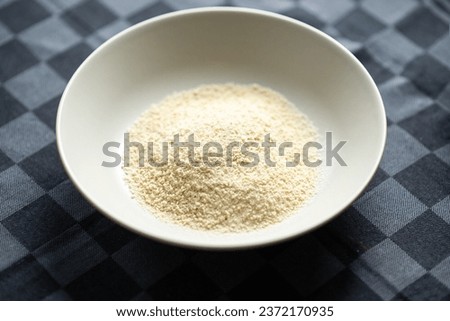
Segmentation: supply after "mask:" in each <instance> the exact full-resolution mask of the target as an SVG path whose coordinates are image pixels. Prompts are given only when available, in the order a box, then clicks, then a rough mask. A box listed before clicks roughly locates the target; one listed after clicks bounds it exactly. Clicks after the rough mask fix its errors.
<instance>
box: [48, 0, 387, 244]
mask: <svg viewBox="0 0 450 321" xmlns="http://www.w3.org/2000/svg"><path fill="white" fill-rule="evenodd" d="M208 12H223V13H246V14H251V15H258V16H265V17H268V18H272V19H277V20H282V21H285V22H288V23H291V24H294V25H296V26H299V27H301V28H304V29H307V30H308V31H309V32H312V33H313V34H314V35H315V36H317V37H319V38H322V39H324V40H325V41H327V42H329V43H331V44H332V45H333V46H335V47H337V48H338V49H339V50H340V51H341V52H342V53H344V54H345V56H346V57H347V58H348V59H350V60H351V61H352V62H353V63H354V64H355V66H357V67H358V68H359V70H360V71H362V74H363V75H364V77H365V78H366V80H367V82H368V84H369V85H370V90H371V91H372V92H373V94H375V95H374V97H375V99H376V100H377V101H376V103H377V106H378V112H379V113H381V116H382V117H381V120H382V121H381V123H380V124H379V126H380V133H379V134H380V135H381V144H380V146H379V149H378V151H377V157H376V161H375V162H374V163H373V165H372V166H371V168H370V170H368V171H367V173H368V175H367V176H366V178H365V180H364V183H363V184H362V185H361V188H360V189H359V190H357V191H356V190H355V192H354V193H353V195H352V197H350V198H349V199H347V200H346V201H345V204H346V205H344V206H342V207H341V208H338V209H336V210H335V211H334V214H333V215H330V216H329V217H328V218H327V219H325V220H323V221H321V222H319V223H318V224H316V225H315V226H314V227H311V228H307V229H303V230H300V229H299V231H298V232H295V233H289V234H276V235H274V236H272V237H270V238H267V239H265V240H263V241H261V240H260V241H257V242H255V241H247V242H242V243H241V244H239V245H236V244H220V245H217V244H214V245H210V244H206V243H200V242H196V241H192V242H191V241H189V240H184V239H183V240H180V239H179V238H177V237H176V236H175V237H174V236H173V235H166V236H165V237H160V236H157V235H152V234H149V233H147V232H146V231H144V230H140V229H138V228H135V227H133V226H130V225H128V224H127V222H126V220H121V219H118V218H117V217H115V216H114V215H113V214H111V213H109V212H108V211H107V210H105V209H104V208H102V206H101V205H99V204H97V203H96V202H95V200H94V199H92V198H91V197H90V196H89V194H88V193H87V192H86V190H85V189H84V187H83V185H82V183H81V182H80V181H79V180H78V178H77V175H76V174H75V173H74V172H73V171H72V169H71V167H70V165H69V162H68V160H67V156H66V154H65V151H64V147H63V143H62V140H61V131H62V129H61V126H62V125H61V122H62V120H61V119H62V114H63V112H64V105H65V101H66V99H67V96H68V92H69V91H70V88H71V86H72V84H73V83H74V81H75V79H76V78H77V76H78V74H79V73H80V72H81V70H82V69H83V68H84V67H85V66H86V65H87V64H88V62H89V61H91V60H92V59H93V58H94V57H95V56H97V55H98V54H100V53H101V51H102V49H104V48H106V47H108V46H110V45H111V44H112V43H114V42H115V41H116V40H117V39H119V38H122V37H125V36H126V35H127V34H128V33H131V32H133V31H135V30H137V29H140V28H143V27H144V26H147V25H151V24H154V23H157V22H159V21H161V20H167V19H172V18H176V17H180V16H186V15H195V14H199V13H208ZM55 131H56V143H57V149H58V153H59V156H60V159H61V162H62V165H63V167H64V169H65V171H66V173H67V174H68V177H69V179H70V180H71V182H72V183H73V184H74V186H75V187H76V188H77V190H78V191H79V192H80V193H81V194H82V196H83V197H84V199H85V200H87V202H88V203H90V204H91V205H92V206H93V207H94V208H95V209H96V210H98V211H99V212H100V213H102V214H103V215H105V216H106V217H107V218H109V219H110V220H112V221H113V222H115V223H117V224H118V225H120V226H122V227H124V228H126V229H128V230H131V231H132V232H134V233H136V234H138V235H141V236H144V237H146V238H151V239H153V240H156V241H159V242H162V243H166V244H170V245H175V246H181V247H186V248H193V249H204V250H242V249H250V248H257V247H263V246H269V245H273V244H277V243H280V242H284V241H287V240H290V239H293V238H295V237H299V236H301V235H304V234H307V233H309V232H311V231H314V230H316V229H317V228H319V227H321V226H323V225H325V224H326V223H328V222H329V221H331V220H332V219H334V218H336V217H337V216H338V215H340V214H341V213H342V212H343V211H344V210H345V209H347V208H348V207H350V206H351V205H352V203H353V202H354V201H355V200H356V199H357V198H358V197H359V196H360V195H361V194H362V192H363V191H364V190H365V189H366V187H367V185H368V184H369V183H370V181H371V180H372V178H373V176H374V175H375V173H376V170H377V169H378V167H379V164H380V162H381V158H382V156H383V152H384V149H385V146H386V136H387V119H386V111H385V107H384V104H383V100H382V97H381V94H380V92H379V90H378V87H377V86H376V84H375V81H374V80H373V78H372V76H371V75H370V74H369V72H368V71H367V69H366V68H365V67H364V65H363V64H362V63H361V62H360V61H359V60H358V59H357V58H356V57H355V56H354V55H353V54H352V53H351V52H350V51H349V50H348V49H347V48H345V47H344V45H342V44H341V43H339V42H338V41H337V40H336V39H334V38H332V37H331V36H329V35H327V34H326V33H324V32H322V31H320V30H318V29H316V28H314V27H312V26H310V25H308V24H306V23H304V22H301V21H298V20H296V19H293V18H290V17H287V16H284V15H282V14H279V13H274V12H270V11H266V10H260V9H253V8H245V7H227V6H223V7H217V6H213V7H201V8H192V9H184V10H179V11H174V12H170V13H166V14H162V15H160V16H156V17H153V18H150V19H147V20H144V21H142V22H139V23H137V24H135V25H132V26H130V27H128V28H127V29H125V30H123V31H121V32H119V33H118V34H116V35H114V36H113V37H111V38H109V39H108V40H106V41H105V42H104V43H103V44H101V45H100V46H99V47H97V48H96V49H95V50H94V51H93V52H92V53H91V54H90V55H89V56H88V57H87V58H86V59H85V60H84V61H83V62H82V63H81V65H80V66H79V67H78V68H77V70H76V71H75V72H74V74H73V75H72V76H71V78H70V80H69V82H68V83H67V85H66V87H65V89H64V92H63V94H62V96H61V99H60V102H59V105H58V110H57V116H56V130H55Z"/></svg>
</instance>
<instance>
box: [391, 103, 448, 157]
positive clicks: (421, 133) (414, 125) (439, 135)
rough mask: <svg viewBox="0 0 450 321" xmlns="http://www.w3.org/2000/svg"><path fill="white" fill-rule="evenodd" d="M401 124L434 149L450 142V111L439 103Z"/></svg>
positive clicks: (429, 147)
mask: <svg viewBox="0 0 450 321" xmlns="http://www.w3.org/2000/svg"><path fill="white" fill-rule="evenodd" d="M399 125H400V126H401V127H402V128H404V129H405V130H406V131H407V132H408V133H410V134H411V135H412V136H413V137H414V138H416V139H417V140H418V141H420V142H421V143H422V144H423V145H425V146H426V147H427V148H428V149H430V150H432V151H434V150H437V149H439V148H441V147H442V146H445V145H447V144H449V143H450V112H448V111H446V110H444V109H443V108H440V107H439V106H438V105H433V106H430V107H429V108H427V109H425V110H423V111H421V112H419V113H417V114H415V115H414V116H411V117H409V118H407V119H405V120H404V121H402V122H400V123H399Z"/></svg>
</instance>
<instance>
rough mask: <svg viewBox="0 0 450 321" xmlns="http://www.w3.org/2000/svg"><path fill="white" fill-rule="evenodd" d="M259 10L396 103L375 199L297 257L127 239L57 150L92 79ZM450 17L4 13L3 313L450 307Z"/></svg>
mask: <svg viewBox="0 0 450 321" xmlns="http://www.w3.org/2000/svg"><path fill="white" fill-rule="evenodd" d="M205 5H233V6H250V7H255V8H260V9H266V10H270V11H274V12H279V13H282V14H285V15H287V16H290V17H294V18H296V19H299V20H302V21H304V22H307V23H309V24H311V25H313V26H315V27H317V28H319V29H321V30H323V31H325V32H326V33H328V34H330V35H331V36H333V37H335V38H336V39H338V40H339V41H340V42H342V43H343V44H344V45H345V46H346V47H347V48H349V49H350V50H351V51H352V52H354V54H355V55H356V57H358V59H360V60H361V62H362V63H363V64H364V65H365V66H366V68H367V69H368V70H369V72H370V73H371V74H372V76H373V78H374V79H375V81H376V82H377V84H378V86H379V88H380V91H381V93H382V95H383V98H384V102H385V105H386V109H387V116H388V124H389V127H388V140H387V147H386V151H385V154H384V158H383V160H382V162H381V166H380V168H379V170H378V172H377V174H376V176H375V178H374V179H373V181H372V182H371V184H370V186H369V187H368V188H367V189H366V191H365V192H364V194H363V195H362V196H361V197H360V198H359V199H358V200H357V201H356V202H355V203H354V204H353V206H352V207H350V208H349V209H348V210H347V211H346V212H345V213H343V214H342V215H341V216H340V217H339V218H338V219H336V220H334V221H333V222H331V223H329V224H328V225H326V226H324V227H322V228H320V229H319V230H317V231H315V232H313V233H310V234H308V235H306V236H303V237H299V238H297V239H295V240H293V241H290V242H288V243H283V244H280V245H276V246H272V247H268V248H264V249H258V250H251V251H244V252H225V253H223V252H204V251H195V250H186V249H180V248H175V247H171V246H167V245H162V244H159V243H157V242H154V241H151V240H148V239H144V238H142V237H138V236H136V235H134V234H132V233H130V232H128V231H126V230H124V229H122V228H121V227H119V226H117V225H115V224H114V223H112V222H111V221H109V220H108V219H106V218H105V217H103V216H102V215H100V214H99V213H98V212H96V211H95V210H94V209H93V208H92V207H91V206H89V205H88V204H87V203H86V202H85V201H84V200H83V198H82V197H81V196H80V194H79V193H78V192H77V191H76V190H75V188H74V186H73V185H72V184H71V182H70V181H69V180H68V178H67V176H66V174H65V172H64V170H63V168H62V167H61V164H60V161H59V157H58V153H57V150H56V145H55V131H54V128H55V115H56V109H57V105H58V102H59V99H60V95H61V93H62V91H63V89H64V87H65V85H66V83H67V81H68V79H69V78H70V77H71V75H72V73H73V72H74V71H75V69H76V68H77V66H78V65H79V64H80V63H81V62H82V61H83V60H84V59H85V58H86V56H87V55H89V53H91V52H92V51H93V50H94V49H95V48H96V47H97V46H98V45H100V44H101V43H102V42H104V41H105V40H106V39H108V38H109V37H111V36H112V35H114V34H115V33H117V32H119V31H121V30H123V29H125V28H127V27H128V26H130V25H132V24H135V23H137V22H139V21H142V20H144V19H148V18H150V17H153V16H156V15H159V14H163V13H166V12H170V11H173V10H179V9H184V8H190V7H197V6H205ZM449 17H450V4H449V2H448V1H445V0H434V1H431V0H430V1H418V0H360V1H356V0H328V1H327V0H298V1H295V0H276V1H272V0H232V1H225V0H182V1H179V0H164V1H156V0H132V1H128V0H93V1H79V0H17V1H12V0H0V85H1V87H0V299H4V300H12V299H19V300H21V299H24V300H40V299H45V300H66V299H75V300H93V299H98V300H102V299H112V300H128V299H159V300H165V299H181V300H183V299H193V300H195V299H253V300H260V299H261V300H262V299H268V300H284V299H287V300H302V299H313V300H314V299H319V300H329V299H330V300H331V299H332V300H359V299H362V300H449V299H450V196H449V194H450V35H449V20H450V19H449Z"/></svg>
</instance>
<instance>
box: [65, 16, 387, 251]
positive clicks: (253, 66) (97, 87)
mask: <svg viewBox="0 0 450 321" xmlns="http://www.w3.org/2000/svg"><path fill="white" fill-rule="evenodd" d="M225 82H235V83H242V84H248V83H258V84H260V85H263V86H267V87H270V88H272V89H274V90H276V91H278V92H280V93H282V94H283V95H285V96H286V97H287V98H288V99H289V100H290V101H292V102H293V103H294V104H296V105H297V106H298V107H299V108H300V109H301V111H302V112H304V113H305V114H307V115H308V116H309V117H310V119H312V121H313V122H314V124H315V125H316V126H317V127H318V129H319V133H320V134H321V136H322V137H325V133H326V132H332V133H333V142H334V143H333V144H336V143H337V142H338V141H341V140H345V141H347V143H346V145H345V146H344V147H343V148H342V149H341V151H340V155H341V156H342V158H343V159H344V160H345V162H346V163H347V165H348V166H345V167H344V166H340V165H338V164H337V163H336V161H334V163H333V166H326V167H322V170H323V175H322V182H321V184H320V186H319V191H318V193H317V195H316V196H315V197H314V198H313V199H312V200H311V201H310V202H309V204H308V205H307V206H305V207H303V208H301V209H300V210H299V212H298V213H296V214H295V215H293V216H291V217H290V218H288V219H286V220H285V221H283V222H282V223H280V224H277V225H274V226H272V227H270V228H267V229H264V230H260V231H254V232H248V233H240V234H219V233H210V232H199V231H193V230H189V229H185V228H182V227H178V226H174V225H172V224H167V223H165V222H162V221H160V220H158V219H156V218H155V217H153V216H152V215H150V214H149V213H148V212H147V211H146V210H144V209H143V208H141V207H140V206H139V205H138V204H137V203H136V201H134V200H133V199H132V198H131V196H130V193H129V191H128V188H127V186H126V185H125V184H124V182H123V180H122V169H121V168H120V166H119V167H115V168H106V167H103V166H101V163H102V161H104V160H109V158H107V157H106V156H105V155H104V154H103V151H102V148H103V145H104V144H105V143H106V142H110V141H116V142H119V143H121V146H122V147H123V134H124V133H125V132H126V131H127V130H128V128H129V127H130V126H131V124H132V123H133V122H134V121H135V120H136V118H137V117H138V116H139V115H140V114H141V113H142V112H143V111H144V110H146V109H147V108H148V107H149V106H150V105H151V104H153V103H155V102H158V101H159V100H161V99H162V98H164V97H165V96H166V95H168V94H170V93H172V92H174V91H179V90H185V89H190V88H193V87H196V86H198V85H201V84H205V83H225ZM385 132H386V124H385V115H384V109H383V106H382V102H381V99H380V96H379V93H378V91H377V89H376V87H375V85H374V83H373V81H372V79H371V78H370V76H369V75H368V73H367V71H366V70H365V69H364V68H363V67H362V65H361V64H360V63H359V62H357V60H356V59H355V58H354V57H353V56H352V55H351V54H350V53H349V52H348V51H346V50H345V49H344V48H343V47H342V46H340V45H339V44H338V43H337V42H335V41H334V40H332V39H331V38H329V37H327V36H325V35H324V34H322V33H320V32H319V31H317V30H315V29H313V28H311V27H309V26H307V25H304V24H301V23H298V22H296V21H294V20H291V19H289V18H284V17H282V16H278V15H275V14H271V13H266V12H262V11H257V10H251V9H231V8H209V9H196V10H187V11H184V12H177V13H174V14H169V15H166V16H163V17H159V18H156V19H153V20H149V21H146V22H143V23H141V24H139V25H137V26H134V27H132V28H130V29H128V30H126V31H125V32H123V33H121V34H120V35H118V36H116V37H114V38H113V39H111V40H110V41H108V42H107V43H106V44H104V45H103V46H101V47H100V48H99V49H98V50H97V51H96V52H95V53H94V54H92V55H91V56H90V57H89V58H88V59H87V60H86V61H85V62H84V63H83V64H82V66H81V67H80V68H79V70H78V71H77V72H76V74H75V75H74V77H73V78H72V80H71V81H70V83H69V85H68V86H67V88H66V91H65V93H64V95H63V98H62V100H61V103H60V107H59V111H58V120H57V136H58V146H59V150H60V153H61V157H62V160H63V163H64V165H65V167H66V169H67V171H68V173H69V175H70V177H71V178H72V180H73V181H74V182H75V184H76V185H77V187H78V188H79V189H80V190H81V192H82V193H83V194H84V196H85V197H86V198H87V199H88V200H89V201H90V202H91V203H92V204H94V205H95V206H96V207H97V208H98V209H100V210H101V211H102V212H103V213H105V214H106V215H108V216H109V217H111V218H112V219H114V220H115V221H117V222H119V223H120V224H122V225H124V226H126V227H128V228H130V229H132V230H134V231H136V232H139V233H141V234H143V235H147V236H151V237H154V238H157V239H160V240H163V241H167V242H171V243H175V244H180V245H188V246H195V247H204V248H239V247H249V246H257V245H263V244H267V243H272V242H275V241H279V240H282V239H285V238H288V237H292V236H295V235H298V234H300V233H304V232H306V231H308V230H310V229H312V228H314V227H317V226H319V225H321V224H322V223H324V222H326V221H327V220H329V219H331V218H332V217H334V216H335V215H337V214H338V213H339V212H340V211H342V210H343V209H344V208H345V207H346V206H348V205H349V204H350V203H351V201H352V200H354V199H355V197H356V196H357V195H358V194H359V193H360V192H361V191H362V189H363V188H364V187H365V185H366V184H367V183H368V181H369V180H370V178H371V177H372V175H373V173H374V171H375V169H376V167H377V165H378V163H379V160H380V157H381V154H382V151H383V147H384V141H385Z"/></svg>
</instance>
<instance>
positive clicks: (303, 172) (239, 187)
mask: <svg viewBox="0 0 450 321" xmlns="http://www.w3.org/2000/svg"><path fill="white" fill-rule="evenodd" d="M268 133H270V137H271V141H273V142H276V143H277V147H276V148H271V155H270V156H271V160H272V161H274V162H275V163H276V165H275V166H274V167H271V166H268V165H267V164H266V163H265V162H264V149H263V148H262V147H261V143H262V142H263V141H264V136H265V135H266V134H268ZM176 134H179V137H180V141H182V142H183V141H188V136H189V135H190V134H194V137H195V141H197V142H200V143H201V144H202V146H201V147H203V145H204V144H205V143H207V142H211V141H214V142H218V143H220V144H221V146H223V148H224V154H225V153H226V152H225V148H226V146H227V145H228V144H229V143H230V142H234V141H237V142H241V143H244V142H257V143H258V144H259V147H253V148H249V150H250V151H252V152H256V153H258V155H259V157H260V162H259V163H258V165H257V166H253V167H250V166H249V167H245V166H242V165H244V164H248V163H249V162H250V161H251V159H249V157H246V156H245V155H243V154H242V153H241V150H240V148H235V149H233V152H232V154H231V155H232V163H231V166H227V165H229V164H227V163H226V158H225V157H222V158H213V157H211V158H210V162H217V164H216V165H218V166H215V167H211V166H208V165H207V164H205V163H204V162H201V160H202V154H201V153H202V148H201V147H199V148H196V153H195V155H194V156H195V157H194V159H195V160H197V161H200V165H199V166H193V165H191V164H188V153H187V151H184V150H187V148H181V149H180V159H181V160H183V162H184V163H185V164H184V165H183V166H180V165H179V164H176V163H175V161H174V157H173V153H172V152H170V150H169V153H168V154H169V157H168V163H167V165H164V166H161V167H155V166H150V165H149V164H148V162H147V161H146V162H145V166H144V167H139V153H138V149H137V148H131V149H130V166H127V167H124V171H125V174H126V175H125V180H126V182H127V183H128V185H129V187H130V190H131V192H132V195H133V196H134V197H135V198H136V199H137V200H138V201H139V202H140V203H141V204H142V205H143V206H144V207H146V208H148V209H149V210H150V211H151V212H152V213H154V214H155V215H157V216H159V217H160V218H161V219H164V220H168V221H170V222H173V223H176V224H181V225H184V226H187V227H190V228H193V229H200V230H215V231H221V232H239V231H248V230H254V229H259V228H264V227H267V226H269V225H271V224H275V223H277V222H280V221H281V220H282V219H284V218H286V217H287V216H289V215H290V214H292V212H293V211H295V210H296V209H298V208H299V207H301V206H302V205H303V204H304V203H305V202H306V201H307V200H308V199H309V198H311V196H312V195H313V194H314V193H315V186H316V182H317V179H318V169H317V168H315V167H308V166H305V165H304V164H302V163H300V164H299V165H297V166H295V167H287V166H286V161H287V160H293V159H294V155H293V154H294V152H297V153H301V149H295V147H296V146H300V147H301V146H303V145H304V144H305V143H307V142H310V141H317V139H318V135H317V131H316V129H315V128H314V126H313V125H312V123H311V122H310V121H309V120H308V118H307V117H306V116H305V115H303V114H302V113H301V112H300V111H299V110H298V109H297V108H296V107H295V106H293V105H292V104H291V103H290V102H289V101H288V100H286V99H285V98H284V97H283V96H281V95H280V94H278V93H276V92H275V91H273V90H270V89H268V88H265V87H261V86H259V85H236V84H217V85H203V86H200V87H198V88H195V89H192V90H188V91H183V92H179V93H175V94H172V95H171V96H168V97H167V98H165V99H164V100H163V101H161V102H160V103H158V104H156V105H153V106H151V108H149V109H148V110H147V111H146V112H144V113H143V114H142V115H141V116H140V117H139V119H138V120H137V121H136V122H135V123H134V125H133V126H132V128H131V129H130V131H129V135H130V136H129V137H130V141H137V142H141V143H142V144H143V145H144V146H145V145H146V144H147V142H153V143H154V148H153V152H154V153H155V155H156V156H155V159H157V160H162V142H171V143H173V140H174V135H176ZM282 142H293V143H294V148H290V149H286V153H285V155H284V156H280V155H279V154H278V146H279V144H280V143H282ZM169 146H170V145H169ZM312 151H313V150H311V153H310V155H309V156H310V159H311V158H315V157H317V155H315V154H314V153H312ZM210 152H215V149H214V148H213V149H211V150H210Z"/></svg>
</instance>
